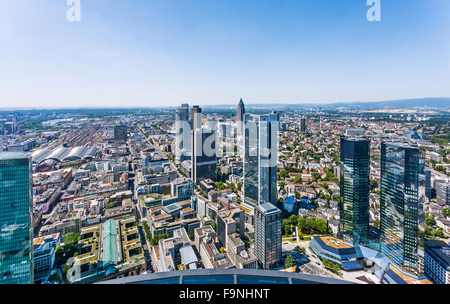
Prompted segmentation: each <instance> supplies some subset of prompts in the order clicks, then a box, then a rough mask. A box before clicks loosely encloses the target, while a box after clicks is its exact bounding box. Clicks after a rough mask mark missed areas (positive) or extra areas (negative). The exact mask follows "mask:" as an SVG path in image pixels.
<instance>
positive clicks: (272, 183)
mask: <svg viewBox="0 0 450 304" xmlns="http://www.w3.org/2000/svg"><path fill="white" fill-rule="evenodd" d="M279 128H280V116H279V114H276V113H275V112H274V113H272V114H268V115H250V114H246V115H245V130H244V132H245V133H244V134H245V136H244V203H245V204H247V205H249V206H250V207H254V206H257V205H261V204H265V203H272V204H275V205H276V202H277V159H278V138H277V136H278V131H279Z"/></svg>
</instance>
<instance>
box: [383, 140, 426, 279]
mask: <svg viewBox="0 0 450 304" xmlns="http://www.w3.org/2000/svg"><path fill="white" fill-rule="evenodd" d="M424 160H425V157H424V152H423V150H421V149H419V148H417V147H411V146H408V145H405V144H400V143H385V142H383V143H382V144H381V199H380V218H381V221H380V222H381V235H380V246H381V253H382V254H384V255H385V256H386V257H387V258H388V259H389V260H390V261H391V262H392V263H393V264H394V265H397V266H398V267H400V268H401V269H402V270H404V271H406V272H408V273H411V274H414V275H419V274H421V268H422V267H420V264H421V263H420V257H419V253H418V251H419V250H421V251H423V250H424V239H423V233H422V232H420V231H419V224H423V221H424V212H423V203H424V200H425V177H424V175H425V174H424Z"/></svg>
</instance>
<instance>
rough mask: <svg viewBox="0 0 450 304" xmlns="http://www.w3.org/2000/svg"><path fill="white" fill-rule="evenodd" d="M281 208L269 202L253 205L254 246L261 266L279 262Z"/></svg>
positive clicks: (269, 267) (270, 266) (270, 265)
mask: <svg viewBox="0 0 450 304" xmlns="http://www.w3.org/2000/svg"><path fill="white" fill-rule="evenodd" d="M281 233H282V232H281V210H280V209H278V208H277V207H275V206H274V205H272V204H270V203H266V204H261V205H259V206H257V207H255V243H254V244H255V247H254V252H255V255H256V256H257V258H258V260H259V263H260V265H261V268H263V269H273V268H274V267H276V266H277V265H279V264H280V263H281Z"/></svg>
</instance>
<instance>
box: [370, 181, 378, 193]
mask: <svg viewBox="0 0 450 304" xmlns="http://www.w3.org/2000/svg"><path fill="white" fill-rule="evenodd" d="M376 188H378V182H377V181H376V180H371V181H370V191H372V190H374V189H376Z"/></svg>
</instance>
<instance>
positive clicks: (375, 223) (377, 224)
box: [373, 219, 380, 229]
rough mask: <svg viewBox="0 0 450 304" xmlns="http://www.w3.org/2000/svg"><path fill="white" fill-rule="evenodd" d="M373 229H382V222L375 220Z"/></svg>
mask: <svg viewBox="0 0 450 304" xmlns="http://www.w3.org/2000/svg"><path fill="white" fill-rule="evenodd" d="M373 227H375V228H377V229H378V228H380V221H379V220H378V219H375V220H374V221H373Z"/></svg>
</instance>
